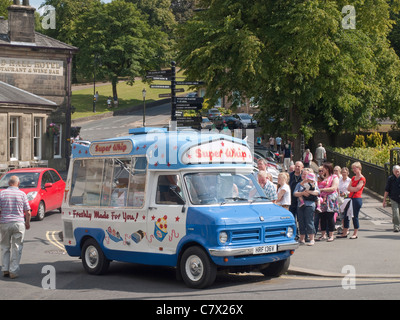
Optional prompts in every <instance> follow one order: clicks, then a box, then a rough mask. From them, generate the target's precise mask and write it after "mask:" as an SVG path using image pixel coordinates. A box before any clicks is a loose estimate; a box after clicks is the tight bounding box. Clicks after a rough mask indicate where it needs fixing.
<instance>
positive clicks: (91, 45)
mask: <svg viewBox="0 0 400 320" xmlns="http://www.w3.org/2000/svg"><path fill="white" fill-rule="evenodd" d="M76 33H77V35H79V41H78V43H77V44H78V47H79V48H80V53H79V56H78V68H79V72H81V73H83V74H92V73H93V68H94V59H95V56H97V57H98V58H99V62H100V63H99V64H98V65H101V67H100V68H98V70H97V74H98V75H99V76H103V77H105V78H107V79H109V80H110V81H111V82H112V88H113V95H114V96H118V95H117V83H118V78H119V77H128V78H129V82H130V83H133V82H134V80H135V77H137V76H140V75H143V74H144V73H145V71H146V70H149V69H152V68H156V67H158V66H160V65H162V64H163V63H164V62H165V51H164V47H165V46H166V45H165V43H166V41H167V40H166V39H168V37H167V36H166V34H165V33H163V32H162V31H160V30H158V29H157V28H156V29H154V28H153V29H152V28H150V26H149V24H148V23H147V19H146V17H145V16H144V15H143V14H142V12H141V11H139V10H138V8H137V7H136V5H134V4H132V3H129V2H125V1H123V0H114V1H112V2H110V3H107V4H97V5H95V6H93V7H91V8H90V9H89V10H88V11H87V12H85V13H83V14H82V15H81V16H80V19H79V21H78V22H77V23H76Z"/></svg>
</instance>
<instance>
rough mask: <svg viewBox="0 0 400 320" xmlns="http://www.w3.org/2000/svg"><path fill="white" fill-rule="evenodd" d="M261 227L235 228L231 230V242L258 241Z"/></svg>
mask: <svg viewBox="0 0 400 320" xmlns="http://www.w3.org/2000/svg"><path fill="white" fill-rule="evenodd" d="M260 240H261V229H248V230H235V231H232V244H235V243H254V242H260Z"/></svg>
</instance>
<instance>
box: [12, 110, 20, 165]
mask: <svg viewBox="0 0 400 320" xmlns="http://www.w3.org/2000/svg"><path fill="white" fill-rule="evenodd" d="M18 159H19V119H18V117H10V160H11V161H16V160H18Z"/></svg>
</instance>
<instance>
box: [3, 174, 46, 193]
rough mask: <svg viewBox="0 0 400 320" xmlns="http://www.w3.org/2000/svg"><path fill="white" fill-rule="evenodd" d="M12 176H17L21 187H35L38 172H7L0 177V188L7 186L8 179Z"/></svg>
mask: <svg viewBox="0 0 400 320" xmlns="http://www.w3.org/2000/svg"><path fill="white" fill-rule="evenodd" d="M12 176H17V177H18V178H19V182H20V184H19V187H20V188H21V189H27V188H36V187H37V185H38V181H39V176H40V173H39V172H12V173H7V174H6V175H4V176H3V177H2V178H1V179H0V189H5V188H8V181H9V180H10V178H11V177H12Z"/></svg>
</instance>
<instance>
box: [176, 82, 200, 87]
mask: <svg viewBox="0 0 400 320" xmlns="http://www.w3.org/2000/svg"><path fill="white" fill-rule="evenodd" d="M175 84H176V85H177V86H198V85H201V84H204V81H176V82H175Z"/></svg>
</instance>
